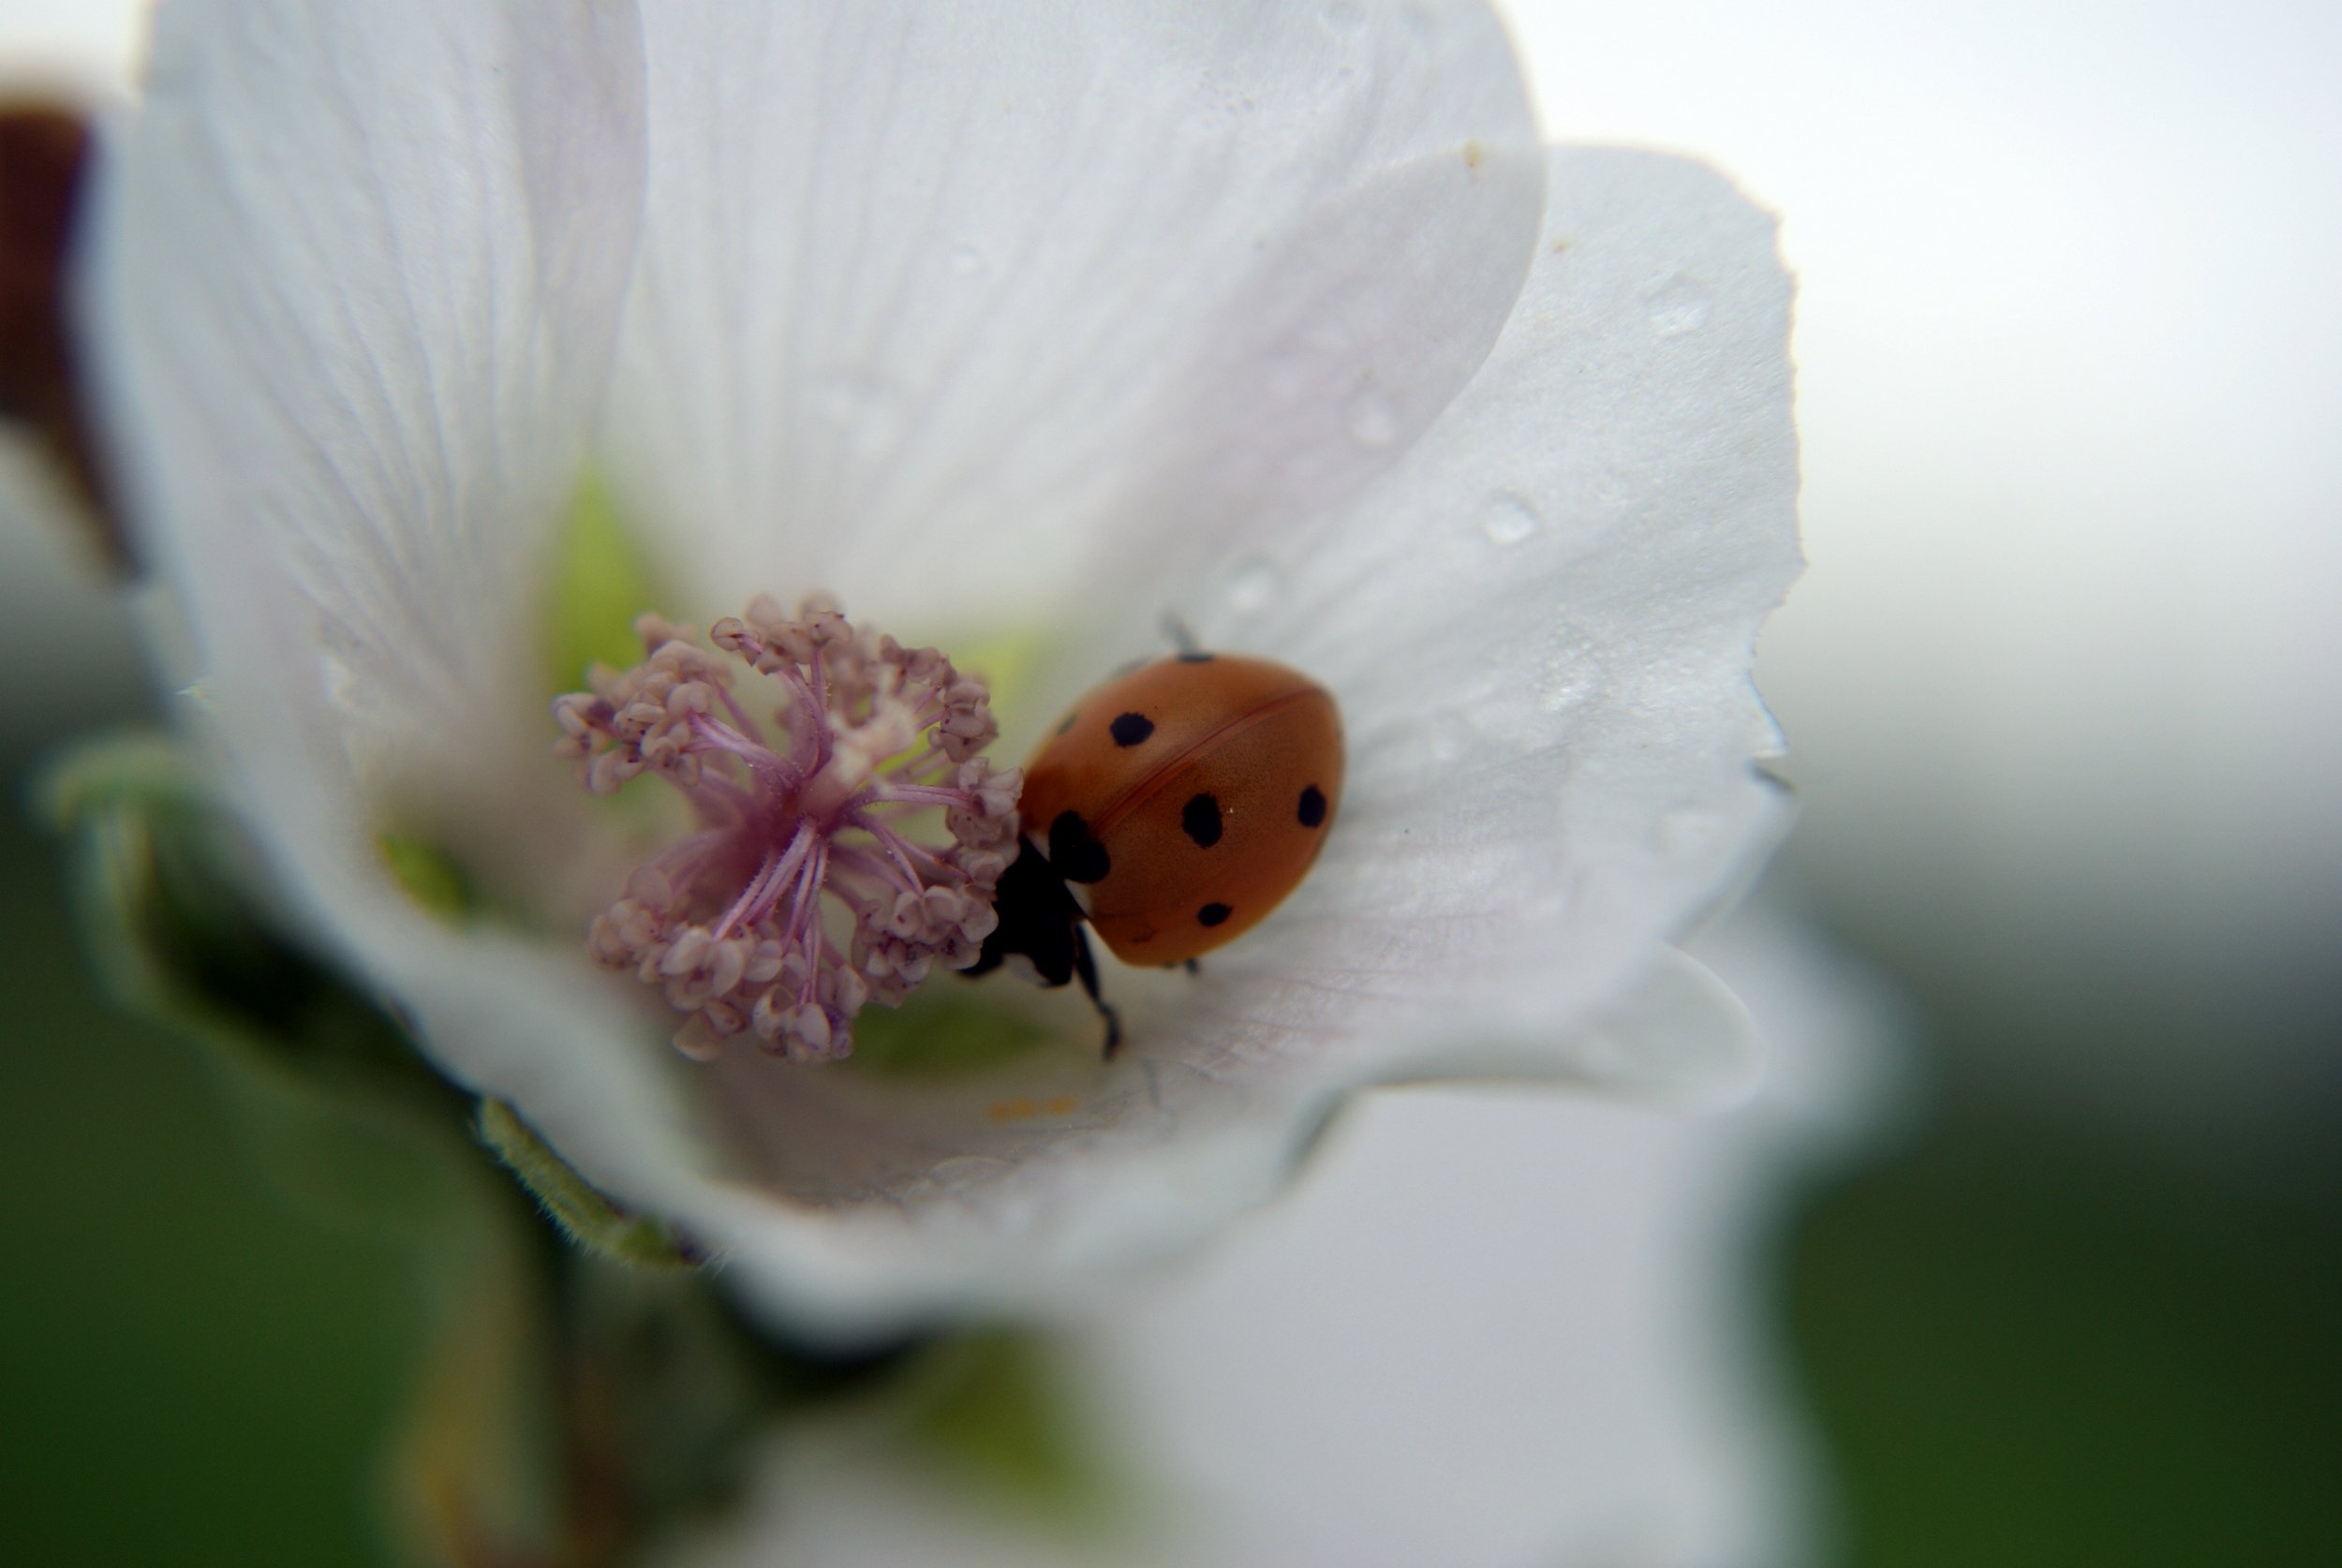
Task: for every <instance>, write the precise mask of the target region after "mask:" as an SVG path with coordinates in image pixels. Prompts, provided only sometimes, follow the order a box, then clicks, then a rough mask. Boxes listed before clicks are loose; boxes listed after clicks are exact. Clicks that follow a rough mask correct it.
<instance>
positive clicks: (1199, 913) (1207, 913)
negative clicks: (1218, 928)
mask: <svg viewBox="0 0 2342 1568" xmlns="http://www.w3.org/2000/svg"><path fill="white" fill-rule="evenodd" d="M1234 913H1236V911H1235V910H1232V909H1230V908H1228V906H1227V905H1225V904H1207V905H1205V906H1204V907H1203V908H1202V909H1200V910H1196V911H1195V918H1196V919H1197V920H1199V921H1202V922H1203V923H1204V924H1205V925H1225V924H1227V920H1228V917H1229V916H1230V915H1232V914H1234Z"/></svg>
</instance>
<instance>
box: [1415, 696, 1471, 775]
mask: <svg viewBox="0 0 2342 1568" xmlns="http://www.w3.org/2000/svg"><path fill="white" fill-rule="evenodd" d="M1478 739H1479V735H1478V732H1475V730H1474V729H1473V727H1472V721H1471V720H1470V719H1468V718H1466V717H1464V716H1463V715H1461V714H1460V713H1458V712H1456V711H1455V710H1454V709H1452V708H1444V709H1442V710H1441V711H1439V712H1438V713H1435V714H1433V715H1432V716H1431V717H1430V722H1429V724H1428V725H1427V726H1426V733H1425V745H1426V746H1427V747H1429V748H1430V753H1431V760H1432V761H1433V762H1461V761H1463V759H1464V758H1465V757H1466V756H1467V755H1469V754H1470V752H1471V750H1472V747H1473V745H1474V743H1475V742H1476V741H1477V740H1478Z"/></svg>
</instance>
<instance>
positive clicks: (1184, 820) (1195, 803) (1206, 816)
mask: <svg viewBox="0 0 2342 1568" xmlns="http://www.w3.org/2000/svg"><path fill="white" fill-rule="evenodd" d="M1179 826H1181V827H1183V828H1185V829H1186V830H1187V836H1189V837H1190V838H1193V840H1195V847H1196V848H1197V849H1199V850H1208V849H1210V848H1211V847H1212V846H1213V845H1214V844H1217V843H1219V842H1220V803H1219V802H1218V801H1217V800H1214V799H1213V798H1212V797H1211V796H1209V795H1195V796H1193V797H1191V798H1190V799H1189V801H1188V803H1187V806H1186V807H1185V809H1183V810H1181V811H1180V813H1179Z"/></svg>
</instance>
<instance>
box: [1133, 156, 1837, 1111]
mask: <svg viewBox="0 0 2342 1568" xmlns="http://www.w3.org/2000/svg"><path fill="white" fill-rule="evenodd" d="M1788 304H1789V287H1788V282H1787V279H1786V276H1785V275H1784V274H1783V272H1782V270H1781V267H1780V265H1779V263H1778V261H1777V260H1776V259H1775V258H1774V253H1773V243H1772V224H1771V219H1770V218H1769V217H1768V216H1766V215H1765V214H1762V213H1759V212H1757V211H1756V210H1755V209H1754V208H1752V207H1750V206H1749V205H1748V204H1747V203H1746V202H1745V201H1744V200H1742V199H1741V198H1740V197H1738V196H1737V195H1735V194H1734V193H1733V192H1732V191H1731V189H1730V188H1729V187H1728V186H1727V185H1726V184H1725V182H1724V181H1723V180H1722V179H1720V178H1719V177H1717V176H1716V175H1714V174H1712V173H1711V172H1709V171H1708V170H1704V169H1701V168H1699V167H1698V166H1697V165H1693V164H1689V163H1683V162H1679V161H1676V160H1672V159H1668V158H1664V157H1659V156H1655V155H1638V154H1631V153H1608V152H1562V153H1557V154H1555V155H1554V157H1553V162H1552V170H1551V182H1550V185H1549V190H1548V196H1547V213H1546V229H1545V241H1544V244H1543V247H1542V249H1541V252H1540V255H1539V258H1538V261H1537V266H1536V269H1535V271H1534V273H1533V274H1531V277H1530V281H1529V285H1528V288H1527V289H1526V290H1525V292H1524V294H1523V296H1522V299H1521V302H1520V305H1519V309H1518V311H1517V312H1516V313H1515V315H1514V318H1513V320H1512V322H1511V323H1510V324H1509V325H1508V326H1507V328H1506V331H1505V335H1504V337H1503V339H1502V340H1501V341H1500V342H1499V343H1498V345H1497V347H1496V348H1495V350H1494V351H1493V352H1492V353H1491V354H1490V358H1489V361H1488V363H1487V364H1486V365H1485V366H1484V367H1483V369H1482V371H1481V373H1480V374H1479V376H1478V377H1475V379H1474V381H1473V383H1472V384H1471V386H1470V387H1468V388H1467V389H1465V391H1464V392H1463V393H1462V394H1461V395H1460V396H1459V397H1458V399H1457V400H1456V403H1455V405H1454V407H1451V408H1450V409H1449V410H1448V412H1447V414H1446V415H1445V417H1444V418H1443V419H1442V420H1441V421H1440V422H1439V423H1438V424H1436V425H1434V426H1433V427H1432V429H1431V430H1430V431H1429V432H1428V433H1427V434H1426V435H1425V436H1424V438H1423V439H1422V440H1421V441H1420V442H1419V443H1417V445H1416V449H1415V450H1414V451H1411V452H1410V453H1409V454H1408V456H1407V458H1406V460H1405V462H1404V463H1403V464H1402V465H1401V466H1399V467H1398V468H1396V469H1394V470H1393V471H1392V472H1390V473H1389V474H1388V475H1386V476H1385V478H1384V479H1383V480H1382V481H1379V482H1378V483H1377V484H1376V485H1375V486H1374V487H1373V488H1372V489H1371V491H1370V492H1369V493H1368V494H1367V495H1366V496H1364V497H1362V499H1361V501H1360V503H1359V504H1358V505H1356V507H1353V508H1352V509H1350V510H1348V511H1346V512H1344V513H1343V514H1341V515H1340V516H1339V517H1336V518H1332V519H1329V520H1325V521H1321V522H1318V523H1315V524H1311V525H1302V526H1297V527H1296V528H1294V529H1292V530H1291V531H1290V534H1289V537H1288V538H1286V539H1284V540H1280V541H1278V542H1277V543H1276V544H1275V545H1274V546H1273V547H1271V548H1269V549H1267V550H1264V551H1263V552H1261V553H1260V554H1258V555H1254V556H1252V557H1249V558H1246V559H1241V560H1238V561H1236V562H1233V563H1231V564H1230V565H1229V566H1228V567H1227V568H1226V569H1224V571H1223V575H1222V576H1221V577H1220V578H1219V579H1218V580H1217V581H1212V582H1208V583H1205V584H1201V585H1199V586H1198V587H1197V588H1196V589H1195V590H1194V591H1193V594H1192V596H1191V599H1190V605H1189V608H1190V618H1191V620H1192V621H1193V624H1194V625H1195V627H1196V629H1198V630H1199V631H1200V632H1202V633H1203V634H1204V635H1205V637H1206V640H1207V642H1208V643H1211V644H1213V645H1219V646H1227V647H1233V648H1240V649H1246V650H1253V651H1259V652H1264V653H1267V654H1270V655H1273V656H1275V657H1279V658H1284V659H1286V660H1287V661H1288V662H1290V663H1292V664H1294V665H1295V666H1297V668H1300V669H1303V670H1307V671H1309V672H1311V673H1313V674H1315V675H1316V676H1318V677H1319V678H1320V679H1322V680H1324V681H1325V682H1326V683H1327V686H1328V688H1330V689H1331V690H1332V691H1333V692H1334V693H1335V695H1336V696H1337V698H1338V699H1339V700H1340V702H1341V707H1342V715H1343V719H1344V723H1345V726H1346V729H1347V733H1348V744H1349V777H1348V779H1347V782H1346V784H1345V787H1344V794H1343V799H1342V803H1341V815H1340V818H1339V820H1338V821H1337V822H1336V824H1335V827H1334V830H1333V835H1332V837H1331V838H1330V839H1329V840H1328V842H1327V851H1326V853H1325V856H1324V858H1323V859H1322V860H1321V861H1320V863H1319V865H1318V866H1317V868H1316V869H1315V870H1314V871H1313V872H1312V875H1311V877H1310V879H1309V880H1307V881H1306V882H1305V883H1304V884H1303V885H1302V887H1301V888H1300V889H1299V890H1298V892H1297V893H1296V894H1295V895H1294V896H1293V897H1292V898H1291V899H1289V900H1288V901H1287V903H1286V904H1285V905H1284V906H1283V907H1282V909H1280V910H1278V912H1277V913H1276V914H1275V915H1274V916H1272V917H1271V919H1270V920H1269V921H1268V923H1267V924H1266V925H1263V926H1262V928H1261V929H1260V930H1259V931H1258V932H1257V933H1255V934H1254V935H1253V937H1252V938H1251V939H1248V940H1247V941H1245V942H1243V943H1239V944H1237V945H1236V946H1233V947H1231V948H1230V949H1229V950H1228V952H1227V953H1226V954H1225V955H1224V957H1215V958H1214V960H1213V961H1212V962H1210V963H1208V965H1207V966H1206V970H1207V980H1206V984H1205V985H1204V986H1203V987H1202V988H1201V990H1200V992H1199V993H1198V994H1197V996H1196V998H1194V1000H1193V1003H1192V1005H1191V1007H1190V1009H1189V1012H1188V1016H1187V1017H1186V1018H1184V1019H1182V1020H1179V1021H1173V1020H1169V1019H1166V1020H1164V1021H1163V1026H1162V1027H1163V1028H1164V1030H1165V1031H1166V1032H1168V1033H1170V1034H1172V1035H1174V1036H1178V1035H1180V1034H1182V1033H1191V1034H1192V1035H1193V1036H1194V1037H1197V1038H1200V1040H1201V1042H1202V1043H1201V1046H1200V1052H1201V1055H1200V1056H1199V1055H1198V1050H1199V1047H1196V1046H1190V1045H1182V1046H1181V1047H1179V1050H1180V1053H1181V1055H1182V1057H1183V1059H1187V1060H1190V1061H1195V1060H1199V1059H1203V1060H1215V1061H1217V1062H1219V1063H1220V1070H1221V1071H1224V1072H1281V1071H1284V1070H1283V1069H1280V1068H1275V1067H1273V1066H1271V1065H1269V1064H1270V1063H1271V1061H1272V1060H1273V1059H1274V1058H1279V1057H1291V1056H1294V1055H1296V1054H1299V1055H1302V1056H1313V1055H1318V1054H1323V1053H1321V1052H1320V1051H1319V1050H1318V1047H1317V1046H1316V1045H1315V1044H1313V1042H1324V1043H1328V1049H1330V1043H1333V1042H1339V1041H1341V1039H1342V1038H1343V1037H1344V1036H1345V1035H1348V1034H1351V1033H1357V1032H1363V1033H1365V1034H1368V1035H1371V1036H1375V1037H1378V1038H1379V1040H1380V1041H1381V1042H1382V1045H1380V1046H1378V1047H1362V1046H1358V1045H1356V1044H1349V1045H1343V1046H1341V1051H1340V1053H1339V1054H1340V1055H1341V1058H1343V1059H1344V1061H1345V1063H1346V1067H1345V1069H1344V1070H1346V1071H1352V1072H1361V1071H1362V1072H1382V1071H1386V1068H1385V1067H1384V1066H1383V1065H1382V1060H1383V1058H1384V1054H1385V1052H1386V1051H1396V1052H1400V1053H1401V1054H1403V1055H1412V1054H1414V1053H1417V1052H1420V1051H1421V1050H1422V1049H1423V1048H1424V1047H1426V1046H1427V1045H1436V1044H1443V1043H1444V1044H1447V1045H1457V1044H1469V1043H1475V1042H1476V1043H1490V1042H1501V1043H1509V1044H1511V1045H1512V1046H1514V1047H1516V1048H1518V1047H1520V1046H1524V1045H1525V1046H1529V1047H1533V1048H1542V1049H1544V1050H1546V1051H1547V1052H1548V1054H1549V1056H1550V1057H1551V1058H1552V1061H1553V1066H1554V1070H1555V1071H1557V1072H1563V1073H1565V1074H1568V1075H1571V1076H1581V1077H1582V1076H1593V1077H1597V1078H1608V1079H1612V1080H1615V1081H1622V1082H1628V1083H1633V1082H1638V1081H1650V1080H1652V1079H1654V1078H1655V1079H1664V1080H1668V1081H1675V1080H1680V1078H1681V1076H1682V1065H1683V1064H1682V1059H1681V1058H1680V1057H1679V1058H1668V1059H1665V1060H1662V1059H1661V1058H1654V1057H1644V1056H1638V1054H1636V1053H1631V1052H1619V1051H1608V1052H1601V1053H1587V1052H1584V1051H1581V1050H1579V1048H1578V1046H1577V1045H1576V1044H1575V1043H1574V1042H1576V1041H1578V1040H1580V1039H1584V1038H1587V1037H1585V1036H1583V1034H1582V1026H1583V1023H1584V1020H1585V1019H1586V1018H1587V1017H1588V1015H1589V1013H1590V1011H1591V1010H1592V1009H1594V1008H1595V1007H1597V1006H1599V1005H1601V1004H1603V1002H1604V1001H1605V998H1615V997H1617V996H1619V995H1621V994H1623V988H1624V986H1625V985H1626V984H1627V983H1628V982H1630V981H1631V980H1632V979H1633V978H1634V977H1635V976H1636V975H1638V973H1639V972H1640V971H1641V970H1642V969H1644V968H1645V967H1646V966H1647V965H1648V964H1649V963H1650V962H1651V959H1652V955H1653V953H1654V952H1655V951H1656V947H1657V944H1659V943H1661V942H1664V941H1666V940H1668V939H1671V938H1673V937H1675V936H1677V935H1679V934H1681V933H1682V931H1683V930H1684V929H1685V928H1686V927H1687V925H1689V924H1690V923H1691V922H1692V921H1693V920H1694V919H1695V918H1696V917H1697V915H1698V914H1699V913H1700V912H1701V911H1702V910H1704V909H1706V908H1708V907H1710V906H1711V905H1712V904H1713V903H1714V902H1715V901H1716V900H1717V899H1718V898H1720V897H1721V896H1723V895H1726V894H1727V893H1729V892H1731V891H1734V884H1735V883H1736V881H1737V880H1738V879H1739V877H1740V876H1741V875H1742V871H1743V868H1744V867H1745V866H1746V865H1748V864H1749V862H1750V861H1751V860H1752V858H1753V856H1754V855H1755V854H1756V852H1757V851H1761V850H1762V849H1764V848H1767V847H1769V846H1770V844H1771V839H1772V837H1773V836H1774V835H1775V834H1776V833H1777V832H1778V830H1779V827H1780V825H1781V822H1782V819H1783V802H1782V799H1781V795H1780V791H1778V790H1777V789H1776V788H1774V787H1773V786H1772V785H1771V784H1770V783H1769V782H1767V781H1766V780H1765V779H1764V778H1762V777H1760V776H1759V775H1758V774H1757V773H1756V770H1755V768H1754V767H1753V766H1752V762H1753V761H1754V760H1756V759H1758V758H1761V757H1764V756H1767V755H1770V754H1771V753H1773V752H1775V751H1777V749H1778V744H1779V743H1778V737H1777V735H1776V733H1775V732H1774V730H1773V727H1772V724H1771V719H1770V718H1769V717H1767V715H1766V714H1765V712H1764V710H1763V708H1762V706H1761V705H1760V704H1759V703H1758V702H1757V699H1756V693H1755V691H1754V690H1753V688H1751V687H1750V685H1749V680H1748V670H1749V662H1750V658H1751V652H1752V648H1753V645H1754V643H1755V639H1756V629H1757V627H1758V625H1759V623H1761V621H1762V620H1763V619H1764V617H1765V615H1766V614H1767V613H1768V612H1769V611H1770V610H1771V608H1772V607H1773V605H1774V604H1775V603H1776V602H1777V601H1778V600H1779V599H1780V597H1781V595H1782V593H1783V592H1784V590H1785V589H1786V586H1787V584H1788V583H1789V581H1790V579H1791V578H1792V577H1793V576H1794V575H1795V574H1796V571H1797V569H1798V565H1799V555H1798V549H1797V534H1796V493H1797V448H1796V438H1795V433H1794V428H1793V425H1792V422H1791V417H1790V405H1789V392H1790V386H1789V363H1788V358H1787V349H1786V340H1787V331H1788ZM1437 1059H1438V1058H1436V1057H1434V1058H1432V1062H1433V1063H1434V1064H1435V1063H1436V1061H1437ZM1423 1065H1424V1064H1423V1063H1422V1062H1420V1061H1418V1062H1417V1064H1416V1070H1421V1069H1422V1067H1423ZM1432 1070H1434V1071H1436V1066H1435V1065H1434V1066H1433V1067H1432ZM1295 1071H1303V1072H1306V1071H1310V1069H1307V1068H1298V1069H1295Z"/></svg>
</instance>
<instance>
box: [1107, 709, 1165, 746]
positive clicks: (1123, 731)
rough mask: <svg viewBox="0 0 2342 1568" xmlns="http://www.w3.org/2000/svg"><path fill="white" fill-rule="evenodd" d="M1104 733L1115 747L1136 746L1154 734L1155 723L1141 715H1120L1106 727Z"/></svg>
mask: <svg viewBox="0 0 2342 1568" xmlns="http://www.w3.org/2000/svg"><path fill="white" fill-rule="evenodd" d="M1106 732H1107V733H1108V734H1111V735H1112V736H1113V737H1114V744H1115V745H1117V746H1136V745H1137V744H1138V743H1139V742H1140V741H1143V740H1145V739H1146V738H1147V737H1148V736H1149V735H1151V734H1153V733H1154V732H1155V721H1154V720H1153V719H1151V718H1149V717H1147V716H1146V715H1145V714H1143V713H1126V714H1120V715H1118V716H1117V717H1116V718H1115V720H1114V722H1113V723H1111V724H1109V725H1107V726H1106Z"/></svg>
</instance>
